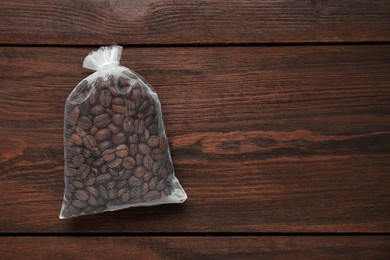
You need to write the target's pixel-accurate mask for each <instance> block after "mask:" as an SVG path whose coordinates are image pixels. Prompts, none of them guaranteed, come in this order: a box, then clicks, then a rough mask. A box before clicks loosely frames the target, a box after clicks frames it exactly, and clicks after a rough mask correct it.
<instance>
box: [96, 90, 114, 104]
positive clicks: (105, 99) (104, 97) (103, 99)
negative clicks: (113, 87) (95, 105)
mask: <svg viewBox="0 0 390 260" xmlns="http://www.w3.org/2000/svg"><path fill="white" fill-rule="evenodd" d="M99 100H100V104H101V105H102V106H104V107H109V106H110V104H111V93H110V91H108V90H106V89H105V90H103V91H102V92H101V93H100V99H99Z"/></svg>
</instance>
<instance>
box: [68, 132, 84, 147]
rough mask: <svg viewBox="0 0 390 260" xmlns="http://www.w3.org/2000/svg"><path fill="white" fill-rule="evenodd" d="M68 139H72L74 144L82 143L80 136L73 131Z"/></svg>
mask: <svg viewBox="0 0 390 260" xmlns="http://www.w3.org/2000/svg"><path fill="white" fill-rule="evenodd" d="M70 139H71V140H72V141H73V143H74V144H76V145H82V144H83V139H82V138H81V136H79V135H78V134H76V133H74V134H72V136H71V137H70Z"/></svg>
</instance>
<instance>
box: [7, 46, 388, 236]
mask: <svg viewBox="0 0 390 260" xmlns="http://www.w3.org/2000/svg"><path fill="white" fill-rule="evenodd" d="M92 49H93V48H66V49H64V48H41V47H38V48H17V47H12V48H11V47H10V48H5V47H3V48H0V59H1V60H3V61H6V62H3V63H2V65H1V67H0V71H1V72H0V73H1V77H0V86H1V88H0V100H1V108H2V110H1V114H0V120H1V122H2V124H1V128H0V132H1V138H2V140H3V141H2V145H1V150H0V151H1V153H0V154H1V156H0V158H1V160H2V162H1V168H0V171H1V175H0V197H1V198H2V200H1V201H0V230H1V231H3V232H53V231H55V232H76V233H78V232H152V231H159V232H199V231H202V232H206V231H207V232H226V231H228V232H237V231H238V232H389V230H390V190H389V181H390V174H389V171H390V165H389V161H390V142H389V141H390V138H389V137H390V135H389V133H390V132H389V131H390V115H389V112H390V88H389V85H388V84H389V72H390V69H389V62H390V48H389V47H388V46H337V47H336V46H332V47H328V46H324V47H321V46H317V47H307V46H296V47H199V48H127V49H125V51H124V53H123V58H122V60H123V62H122V64H123V65H125V66H129V67H131V68H133V69H134V70H135V71H137V72H139V73H140V74H141V75H143V76H144V77H145V78H146V79H148V80H149V81H150V83H151V84H152V85H153V86H154V87H155V89H156V90H157V92H158V94H159V97H160V99H161V103H162V106H163V112H164V116H165V123H166V127H167V132H168V135H169V141H170V144H171V149H172V154H173V161H174V165H175V168H176V174H177V176H178V178H179V180H180V181H181V182H182V184H183V186H184V188H185V189H186V191H187V192H188V196H189V200H188V201H187V202H186V203H184V204H183V205H171V206H160V207H149V208H133V209H127V210H122V211H118V212H114V213H105V214H100V215H94V216H89V217H80V218H75V219H71V220H59V219H58V214H59V209H60V205H61V200H62V194H63V187H64V185H63V132H62V128H63V109H64V102H65V99H66V97H67V95H68V94H69V93H70V92H71V90H72V89H73V87H74V86H75V85H76V84H77V83H78V82H79V81H80V80H82V79H83V78H84V77H86V76H87V75H89V73H90V71H87V70H85V69H81V68H80V66H81V61H82V59H83V57H84V55H85V54H86V53H88V52H89V51H91V50H92Z"/></svg>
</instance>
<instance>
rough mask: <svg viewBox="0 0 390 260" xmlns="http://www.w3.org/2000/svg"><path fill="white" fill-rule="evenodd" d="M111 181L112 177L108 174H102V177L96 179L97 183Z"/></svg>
mask: <svg viewBox="0 0 390 260" xmlns="http://www.w3.org/2000/svg"><path fill="white" fill-rule="evenodd" d="M109 180H111V175H110V174H108V173H105V174H101V175H99V176H97V178H96V181H97V182H106V181H109Z"/></svg>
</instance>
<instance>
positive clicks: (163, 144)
mask: <svg viewBox="0 0 390 260" xmlns="http://www.w3.org/2000/svg"><path fill="white" fill-rule="evenodd" d="M159 139H160V140H159V141H160V149H161V151H163V152H164V153H166V152H167V150H168V142H167V139H166V138H165V137H164V136H160V138H159Z"/></svg>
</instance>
